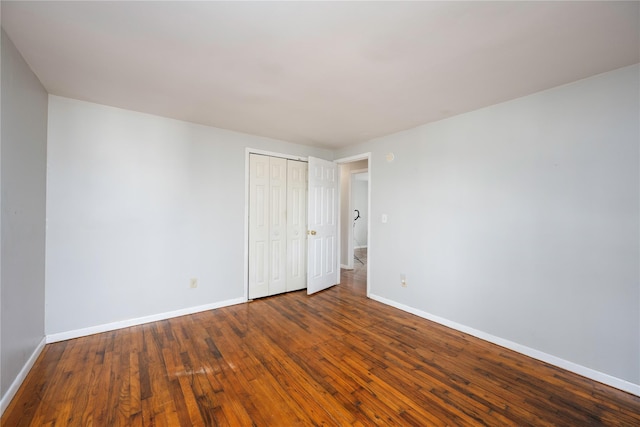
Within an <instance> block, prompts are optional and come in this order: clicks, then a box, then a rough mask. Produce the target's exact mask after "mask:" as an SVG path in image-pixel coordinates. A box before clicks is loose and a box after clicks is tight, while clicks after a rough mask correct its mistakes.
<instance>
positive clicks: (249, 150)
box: [245, 148, 309, 162]
mask: <svg viewBox="0 0 640 427" xmlns="http://www.w3.org/2000/svg"><path fill="white" fill-rule="evenodd" d="M245 151H246V157H247V158H249V154H260V155H262V156H270V157H280V158H283V159H287V160H299V161H302V162H308V161H309V158H308V157H303V156H294V155H291V154H283V153H277V152H275V151H265V150H258V149H255V148H247V149H246V150H245Z"/></svg>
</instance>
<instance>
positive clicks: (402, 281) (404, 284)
mask: <svg viewBox="0 0 640 427" xmlns="http://www.w3.org/2000/svg"><path fill="white" fill-rule="evenodd" d="M400 286H402V287H403V288H406V287H407V276H406V274H401V275H400Z"/></svg>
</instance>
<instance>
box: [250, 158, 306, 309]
mask: <svg viewBox="0 0 640 427" xmlns="http://www.w3.org/2000/svg"><path fill="white" fill-rule="evenodd" d="M250 154H259V155H262V156H271V157H280V158H283V159H287V160H298V161H302V162H308V161H309V158H308V157H305V156H294V155H291V154H283V153H278V152H275V151H265V150H259V149H257V148H249V147H247V148H245V153H244V262H243V264H244V296H243V299H244V301H243V302H247V301H249V155H250Z"/></svg>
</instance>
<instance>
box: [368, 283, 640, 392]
mask: <svg viewBox="0 0 640 427" xmlns="http://www.w3.org/2000/svg"><path fill="white" fill-rule="evenodd" d="M369 298H371V299H373V300H376V301H378V302H381V303H383V304H387V305H390V306H391V307H395V308H397V309H399V310H402V311H406V312H408V313H411V314H415V315H416V316H419V317H422V318H424V319H428V320H431V321H433V322H436V323H439V324H441V325H444V326H447V327H449V328H452V329H455V330H458V331H460V332H464V333H465V334H469V335H473V336H474V337H477V338H480V339H482V340H484V341H488V342H490V343H493V344H497V345H499V346H501V347H505V348H508V349H509V350H513V351H516V352H518V353H521V354H524V355H526V356H529V357H533V358H534V359H538V360H541V361H543V362H546V363H549V364H551V365H554V366H557V367H558V368H562V369H565V370H567V371H570V372H573V373H576V374H578V375H582V376H583V377H586V378H589V379H591V380H594V381H598V382H601V383H603V384H606V385H609V386H611V387H615V388H617V389H619V390H622V391H626V392H627V393H631V394H634V395H636V396H640V385H638V384H634V383H631V382H629V381H626V380H623V379H621V378H617V377H614V376H611V375H609V374H605V373H604V372H600V371H596V370H595V369H591V368H587V367H586V366H582V365H579V364H577V363H574V362H570V361H568V360H565V359H561V358H560V357H557V356H554V355H551V354H548V353H545V352H542V351H540V350H536V349H534V348H531V347H527V346H524V345H522V344H518V343H515V342H513V341H509V340H506V339H504V338H500V337H496V336H494V335H491V334H488V333H486V332H483V331H480V330H477V329H474V328H471V327H469V326H465V325H462V324H460V323H457V322H453V321H451V320H448V319H445V318H443V317H440V316H436V315H434V314H431V313H427V312H425V311H422V310H418V309H416V308H413V307H409V306H408V305H404V304H401V303H398V302H395V301H392V300H390V299H387V298H384V297H381V296H379V295H373V294H372V295H369Z"/></svg>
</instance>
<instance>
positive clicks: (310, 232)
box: [307, 230, 316, 236]
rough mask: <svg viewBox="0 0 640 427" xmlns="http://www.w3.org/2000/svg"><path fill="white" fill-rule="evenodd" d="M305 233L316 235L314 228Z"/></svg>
mask: <svg viewBox="0 0 640 427" xmlns="http://www.w3.org/2000/svg"><path fill="white" fill-rule="evenodd" d="M307 234H311V235H312V236H315V235H316V230H309V231H307Z"/></svg>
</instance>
